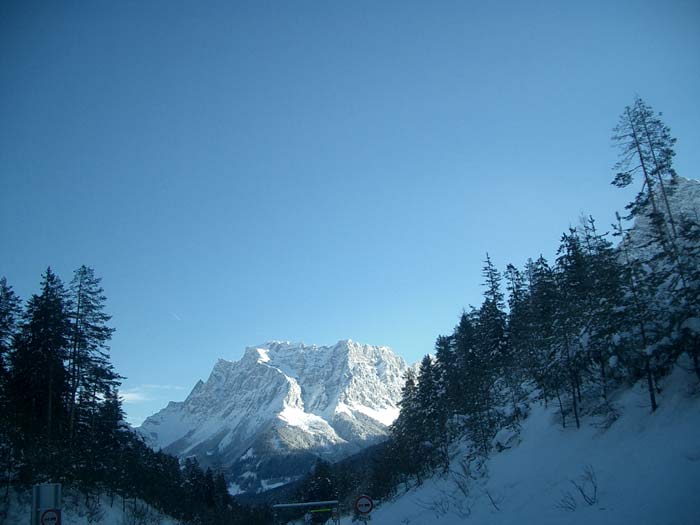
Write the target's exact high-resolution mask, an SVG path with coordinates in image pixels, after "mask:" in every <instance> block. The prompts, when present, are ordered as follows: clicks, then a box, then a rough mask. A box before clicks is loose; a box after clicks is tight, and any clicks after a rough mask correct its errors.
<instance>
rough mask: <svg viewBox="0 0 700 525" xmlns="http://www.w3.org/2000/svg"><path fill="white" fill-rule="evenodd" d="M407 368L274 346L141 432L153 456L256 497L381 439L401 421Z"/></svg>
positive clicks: (338, 348)
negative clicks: (190, 466) (219, 477)
mask: <svg viewBox="0 0 700 525" xmlns="http://www.w3.org/2000/svg"><path fill="white" fill-rule="evenodd" d="M406 369H407V365H406V363H405V362H404V360H403V359H401V357H399V356H397V355H396V354H394V353H393V352H392V351H391V349H390V348H388V347H383V346H371V345H363V344H360V343H356V342H354V341H350V340H346V341H340V342H338V343H337V344H335V345H333V346H315V345H312V346H307V345H304V344H292V343H286V342H269V343H265V344H263V345H260V346H253V347H249V348H247V349H246V351H245V354H244V355H243V357H242V358H241V359H240V360H239V361H226V360H224V359H220V360H219V361H218V362H217V363H216V365H215V366H214V369H213V370H212V372H211V375H210V376H209V379H207V381H206V382H203V381H199V382H198V383H197V384H196V385H195V387H194V388H193V389H192V392H191V393H190V394H189V396H188V397H187V399H185V401H183V402H171V403H169V404H168V406H167V407H165V408H164V409H163V410H161V411H160V412H158V413H156V414H154V415H153V416H151V417H149V418H148V419H146V420H145V421H144V423H143V424H142V425H141V427H140V428H139V429H138V430H139V431H140V432H141V433H142V435H143V436H144V437H145V438H146V440H147V441H148V442H149V443H150V444H151V446H153V447H154V448H162V449H163V450H165V451H166V452H169V453H172V454H175V455H177V456H179V457H183V458H184V457H192V456H195V457H197V459H198V460H199V462H200V464H202V465H203V466H211V467H216V468H222V469H224V472H225V473H226V474H227V476H228V477H229V479H230V480H231V481H232V484H233V486H234V488H236V490H241V491H256V490H261V489H266V488H270V487H272V486H277V485H279V484H282V483H285V482H287V481H289V480H290V479H292V478H294V477H297V476H299V475H300V474H303V473H305V472H306V470H307V469H308V467H309V466H310V465H311V464H312V463H313V461H315V458H316V457H318V456H321V457H324V458H327V459H329V460H335V459H339V458H341V457H343V456H346V455H349V454H352V453H354V452H357V451H359V450H360V449H362V448H363V447H366V446H368V445H371V444H373V443H376V442H377V441H379V440H381V439H383V438H384V436H385V435H386V432H387V427H388V425H390V424H391V423H392V422H393V420H394V419H395V418H396V416H397V415H398V412H399V410H398V402H399V400H400V398H401V387H402V385H403V375H404V372H405V371H406Z"/></svg>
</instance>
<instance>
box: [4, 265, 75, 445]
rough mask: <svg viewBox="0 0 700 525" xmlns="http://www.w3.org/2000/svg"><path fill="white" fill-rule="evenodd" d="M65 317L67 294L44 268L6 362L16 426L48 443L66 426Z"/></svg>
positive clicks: (57, 280)
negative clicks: (16, 415)
mask: <svg viewBox="0 0 700 525" xmlns="http://www.w3.org/2000/svg"><path fill="white" fill-rule="evenodd" d="M68 334H69V317H68V304H67V296H66V291H65V289H64V287H63V283H62V282H61V280H60V279H59V278H58V277H57V276H56V275H55V274H54V273H53V271H52V270H51V268H48V269H47V270H46V272H45V273H44V275H43V276H42V282H41V293H40V294H39V295H33V296H32V297H31V299H30V300H29V302H28V303H27V307H26V311H25V313H24V316H23V320H22V326H21V330H20V334H19V336H18V337H17V342H16V345H15V348H14V350H13V352H12V355H11V358H10V361H11V377H10V383H11V391H12V394H13V399H14V402H15V403H17V405H18V406H17V410H18V413H19V423H20V427H21V428H23V429H24V431H25V432H27V436H43V437H44V438H45V439H46V441H47V442H49V443H50V442H51V441H53V440H54V439H56V438H58V437H60V435H61V433H62V430H63V428H64V426H65V417H64V416H65V411H64V399H65V397H66V392H67V390H68V388H67V385H68V383H67V374H66V370H65V367H64V360H65V358H66V356H67V348H68Z"/></svg>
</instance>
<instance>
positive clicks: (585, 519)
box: [372, 369, 700, 525]
mask: <svg viewBox="0 0 700 525" xmlns="http://www.w3.org/2000/svg"><path fill="white" fill-rule="evenodd" d="M661 385H662V388H663V393H662V394H661V396H660V407H659V409H658V410H657V412H656V413H654V414H650V409H649V401H648V397H647V393H646V391H645V385H644V383H642V382H640V383H639V384H637V385H636V386H635V387H633V388H632V389H629V390H626V391H622V392H621V393H619V395H618V397H617V398H616V399H615V401H614V404H615V406H616V407H617V408H618V410H619V411H620V417H619V418H618V419H617V420H616V421H615V422H614V423H613V424H612V425H611V426H610V427H609V428H608V429H607V430H604V429H603V428H602V425H601V424H600V423H601V422H600V420H599V419H596V418H594V417H587V418H585V419H584V421H583V425H582V428H581V429H580V430H576V429H575V427H574V428H567V429H562V427H561V422H560V418H559V417H558V415H557V414H556V410H555V409H554V408H553V407H552V406H550V408H549V409H545V408H544V407H543V406H541V405H536V406H535V407H533V410H532V413H531V414H530V416H529V417H528V419H527V420H526V421H525V422H524V423H523V426H522V430H521V434H520V438H521V442H520V443H519V444H518V445H516V446H514V447H513V448H510V449H507V450H504V451H502V452H500V453H494V455H493V456H492V457H491V458H490V459H489V461H488V462H487V463H486V464H485V467H486V468H485V471H486V475H485V476H484V477H482V478H478V476H477V478H478V479H477V480H474V479H471V481H469V482H468V483H466V484H465V483H461V482H462V481H464V478H463V476H462V475H461V473H462V470H461V467H460V461H459V457H457V458H455V460H454V461H453V463H452V466H451V468H452V471H453V473H452V474H448V475H447V476H436V477H433V478H432V479H430V480H428V481H426V482H425V483H424V484H423V485H422V486H420V487H417V488H413V489H411V490H409V491H408V492H407V493H406V494H403V495H402V496H400V497H399V498H397V499H395V500H394V501H389V502H386V503H384V504H383V505H381V506H380V507H379V508H378V509H377V510H375V511H374V512H373V520H372V522H373V523H377V524H382V525H394V524H396V525H428V524H435V523H437V524H440V525H457V524H463V523H475V524H477V523H478V524H479V525H496V524H498V525H508V524H518V525H529V524H537V525H547V524H557V525H560V524H572V525H578V524H580V525H584V524H585V525H591V524H601V525H604V524H610V525H622V524H628V523H629V524H634V525H643V524H649V525H652V524H653V525H692V524H697V523H700V510H698V502H697V499H696V498H697V497H698V494H700V493H699V492H698V490H700V392H699V390H700V389H699V388H698V384H697V378H696V377H695V376H694V375H692V374H690V373H688V372H686V371H684V370H682V369H676V370H675V371H674V373H673V374H672V375H671V376H670V377H667V378H666V379H664V380H663V381H662V382H661ZM594 480H595V481H594ZM574 483H576V484H577V485H578V487H580V488H581V489H582V490H583V493H584V494H585V495H586V497H587V498H588V499H589V501H590V504H589V503H588V502H586V501H585V499H584V496H583V494H582V493H581V492H580V491H579V489H578V488H577V487H576V485H575V484H574ZM460 485H461V486H462V487H463V489H464V490H460V488H459V486H460ZM464 492H468V496H465V495H464Z"/></svg>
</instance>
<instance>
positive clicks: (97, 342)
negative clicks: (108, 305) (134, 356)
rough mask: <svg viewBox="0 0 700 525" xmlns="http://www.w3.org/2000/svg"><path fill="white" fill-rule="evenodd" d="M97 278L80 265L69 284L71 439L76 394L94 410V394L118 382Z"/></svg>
mask: <svg viewBox="0 0 700 525" xmlns="http://www.w3.org/2000/svg"><path fill="white" fill-rule="evenodd" d="M100 281H101V279H99V278H98V277H96V276H95V272H94V270H93V269H92V268H88V267H86V266H84V265H83V266H81V267H80V268H78V269H77V270H76V271H75V272H74V275H73V280H72V281H71V284H70V296H71V306H72V308H71V312H70V315H71V335H70V353H69V359H68V363H69V372H70V379H69V383H70V390H69V396H68V399H67V406H68V407H69V433H70V438H71V441H72V440H73V439H74V437H75V431H76V419H77V418H79V416H76V413H77V412H78V411H79V409H80V406H79V404H78V400H79V397H80V398H82V400H83V401H84V402H86V403H87V404H88V406H89V407H91V410H92V411H93V412H94V411H95V410H97V408H96V406H95V405H96V400H97V398H98V396H99V397H104V396H106V395H107V394H109V393H110V392H112V391H113V390H114V389H115V388H116V387H117V386H118V385H119V376H118V375H117V374H116V373H114V372H113V370H112V368H111V365H110V364H109V354H108V350H109V348H108V346H107V342H108V341H109V339H110V338H111V336H112V333H113V332H114V329H113V328H110V327H108V326H107V323H108V322H109V320H110V318H111V317H110V316H109V315H107V314H106V313H105V312H104V308H105V301H106V297H105V296H104V291H103V289H102V287H101V286H100ZM83 424H84V425H85V424H88V423H87V422H84V423H83Z"/></svg>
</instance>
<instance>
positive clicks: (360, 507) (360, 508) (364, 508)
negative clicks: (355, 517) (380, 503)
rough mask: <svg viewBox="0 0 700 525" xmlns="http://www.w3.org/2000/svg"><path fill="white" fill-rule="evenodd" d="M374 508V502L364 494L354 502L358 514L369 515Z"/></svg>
mask: <svg viewBox="0 0 700 525" xmlns="http://www.w3.org/2000/svg"><path fill="white" fill-rule="evenodd" d="M373 508H374V502H373V501H372V498H370V497H369V496H365V495H364V494H363V495H362V496H360V497H359V498H357V499H356V500H355V510H356V511H357V512H359V513H360V514H369V513H370V512H372V509H373Z"/></svg>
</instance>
